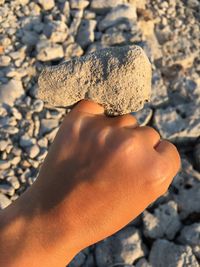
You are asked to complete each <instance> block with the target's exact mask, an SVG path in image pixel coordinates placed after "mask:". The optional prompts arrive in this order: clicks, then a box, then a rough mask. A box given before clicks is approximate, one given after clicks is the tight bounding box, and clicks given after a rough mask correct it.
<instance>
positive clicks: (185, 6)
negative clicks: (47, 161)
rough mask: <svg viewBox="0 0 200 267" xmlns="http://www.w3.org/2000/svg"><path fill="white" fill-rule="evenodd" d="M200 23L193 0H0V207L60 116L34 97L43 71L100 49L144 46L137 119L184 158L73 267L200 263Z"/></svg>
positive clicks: (41, 152)
mask: <svg viewBox="0 0 200 267" xmlns="http://www.w3.org/2000/svg"><path fill="white" fill-rule="evenodd" d="M199 21H200V1H199V0H166V1H161V0H152V1H150V0H147V1H143V0H129V1H128V0H115V1H114V0H101V1H100V0H91V1H87V0H71V1H66V0H35V1H29V0H7V1H4V0H0V209H3V208H5V207H6V206H7V205H9V204H10V203H11V202H12V201H15V200H16V199H17V198H18V196H20V194H22V193H23V192H24V191H25V190H26V188H27V187H28V186H30V185H31V184H32V183H33V182H34V180H35V179H36V178H37V173H38V169H39V166H40V164H41V163H42V162H43V160H44V158H45V156H46V154H47V151H48V147H49V145H50V144H51V142H52V140H53V138H54V136H55V134H56V132H57V130H58V127H59V124H60V122H61V121H62V118H63V116H64V114H65V111H64V110H59V109H46V108H44V104H43V102H42V101H40V100H38V99H36V97H35V94H36V91H37V78H38V74H39V73H40V71H41V69H42V68H43V66H44V65H55V64H57V63H60V62H62V61H64V60H67V59H69V58H72V57H74V56H81V55H84V54H87V53H89V52H91V51H95V50H97V49H101V48H103V47H110V46H116V45H118V46H121V45H124V44H137V45H140V46H141V47H142V48H143V49H144V50H145V51H146V53H147V54H148V56H149V58H150V60H151V62H152V64H153V81H152V84H153V96H152V102H151V104H149V105H147V106H146V107H145V109H144V110H143V111H140V112H139V113H138V114H137V117H138V119H139V121H140V122H141V124H143V125H146V124H148V125H151V126H154V127H155V128H157V129H158V130H159V132H160V133H161V135H162V137H163V138H168V139H169V140H171V141H172V142H174V143H175V144H176V145H177V146H178V148H179V151H180V153H181V156H182V171H181V172H180V173H179V174H178V175H177V176H176V177H175V179H174V181H173V184H172V185H171V187H170V189H169V191H168V192H167V193H166V194H165V195H164V196H162V197H161V198H160V199H158V200H157V201H156V202H155V203H153V204H152V205H151V206H150V207H149V208H148V209H147V210H146V211H145V212H143V214H142V215H141V216H139V217H138V218H137V219H136V220H134V221H133V222H132V223H131V224H130V225H129V226H127V227H126V228H124V229H123V230H122V231H120V232H119V233H117V234H116V235H114V236H112V237H110V238H107V239H106V240H104V241H102V242H100V243H98V244H96V245H94V246H92V247H90V248H87V249H86V250H84V251H82V252H81V253H79V254H78V255H77V256H76V257H75V259H74V260H73V262H72V263H71V264H70V265H69V266H70V267H73V266H74V267H114V266H118V267H122V266H123V267H130V266H136V267H148V266H153V267H157V266H158V267H169V266H170V267H181V266H184V267H186V266H192V267H196V266H199V264H200V223H199V221H200V139H199V137H200V119H199V118H200V78H199V77H200V42H199V41H200V40H199V39H200V37H199V36H200V23H199ZM66 253H67V251H66Z"/></svg>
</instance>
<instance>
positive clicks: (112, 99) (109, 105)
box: [38, 46, 151, 115]
mask: <svg viewBox="0 0 200 267" xmlns="http://www.w3.org/2000/svg"><path fill="white" fill-rule="evenodd" d="M150 92H151V65H150V63H149V60H148V58H147V56H146V55H145V53H144V52H143V50H142V49H141V48H140V47H138V46H124V47H115V48H106V49H102V50H100V51H97V52H94V53H91V54H89V55H86V56H84V57H81V58H75V59H73V60H71V61H66V62H64V63H62V64H60V65H58V66H55V67H49V68H45V69H44V70H43V72H42V73H41V76H40V78H39V91H38V96H39V98H41V99H42V100H43V101H45V102H47V103H48V104H50V105H53V106H57V107H58V106H59V107H60V106H63V107H71V106H72V105H73V104H75V103H76V102H78V101H80V100H82V99H91V100H93V101H95V102H97V103H99V104H101V105H102V106H103V107H104V108H105V111H106V113H107V114H109V115H121V114H126V113H130V112H133V111H137V110H139V109H141V108H142V107H143V105H144V102H146V101H149V99H150Z"/></svg>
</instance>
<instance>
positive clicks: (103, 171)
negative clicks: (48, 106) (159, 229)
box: [23, 101, 180, 266]
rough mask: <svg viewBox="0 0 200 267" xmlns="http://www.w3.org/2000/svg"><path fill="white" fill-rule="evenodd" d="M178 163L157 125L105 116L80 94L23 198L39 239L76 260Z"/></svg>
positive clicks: (130, 214) (160, 187)
mask: <svg viewBox="0 0 200 267" xmlns="http://www.w3.org/2000/svg"><path fill="white" fill-rule="evenodd" d="M179 167H180V158H179V154H178V152H177V150H176V148H175V146H174V145H172V144H171V143H169V142H167V141H164V140H162V141H161V140H160V136H159V134H158V133H157V132H156V131H155V130H154V129H152V128H150V127H139V126H138V124H137V122H136V119H135V118H134V117H133V116H131V115H124V116H121V117H112V118H111V117H106V116H105V115H104V110H103V108H102V107H101V106H99V105H97V104H95V103H94V102H90V101H81V102H79V103H78V104H77V105H76V106H75V108H74V109H73V110H72V111H71V112H70V113H69V114H68V115H67V116H66V117H65V119H64V121H63V123H62V125H61V127H60V129H59V131H58V134H57V136H56V138H55V140H54V143H53V145H52V146H51V148H50V150H49V153H48V155H47V158H46V159H45V162H44V164H43V166H42V168H41V171H40V174H39V177H38V179H37V181H36V182H35V183H34V185H33V186H32V188H31V189H30V190H29V191H28V192H27V194H26V193H25V194H26V195H25V194H24V200H23V201H24V202H25V200H26V199H30V198H31V199H32V203H33V204H31V209H32V213H34V214H37V216H36V217H37V219H33V221H35V222H36V221H37V223H35V225H37V224H38V225H40V229H41V231H40V244H42V245H41V246H46V247H47V248H48V247H49V249H48V251H52V252H56V255H57V257H56V259H57V263H56V262H55V266H59V265H56V264H58V262H61V258H62V260H65V259H66V257H65V255H66V254H67V253H68V251H71V255H70V256H71V257H69V260H71V259H72V257H73V256H74V255H75V254H76V253H77V252H78V251H79V250H81V249H83V248H85V247H87V246H89V245H91V244H93V243H95V242H97V241H99V240H101V239H103V238H105V237H107V236H110V235H112V234H113V233H115V232H116V231H118V230H120V229H121V228H122V227H124V226H125V225H126V224H128V223H129V222H130V221H131V220H133V219H134V218H135V217H136V216H138V215H139V214H140V213H141V212H142V211H143V210H144V209H145V208H146V207H147V206H148V205H149V204H150V203H152V202H153V201H154V200H156V199H157V198H158V197H159V196H161V195H162V194H164V193H165V192H166V190H167V189H168V187H169V185H170V183H171V181H172V178H173V177H174V176H175V174H176V173H177V171H178V169H179ZM34 218H35V217H34ZM55 248H56V249H55ZM63 262H64V261H63ZM51 263H52V262H51ZM48 266H54V265H53V264H52V265H48Z"/></svg>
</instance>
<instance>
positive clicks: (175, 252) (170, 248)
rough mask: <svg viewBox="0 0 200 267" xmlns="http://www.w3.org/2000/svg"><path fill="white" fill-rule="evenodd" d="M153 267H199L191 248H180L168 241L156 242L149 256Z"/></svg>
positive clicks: (159, 240)
mask: <svg viewBox="0 0 200 267" xmlns="http://www.w3.org/2000/svg"><path fill="white" fill-rule="evenodd" d="M149 261H150V264H151V265H152V266H153V267H177V266H181V267H187V266H192V267H199V264H198V262H197V260H196V257H195V256H194V254H193V253H192V249H191V247H190V246H179V245H175V244H174V243H173V242H169V241H167V240H163V239H158V240H156V241H155V242H154V244H153V247H152V249H151V252H150V256H149Z"/></svg>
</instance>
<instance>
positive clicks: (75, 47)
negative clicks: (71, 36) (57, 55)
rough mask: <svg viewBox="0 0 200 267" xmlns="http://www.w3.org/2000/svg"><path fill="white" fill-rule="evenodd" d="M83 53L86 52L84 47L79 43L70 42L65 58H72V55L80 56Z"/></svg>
mask: <svg viewBox="0 0 200 267" xmlns="http://www.w3.org/2000/svg"><path fill="white" fill-rule="evenodd" d="M83 53H84V51H83V49H82V48H81V46H80V45H79V44H77V43H72V44H69V45H68V46H67V47H66V48H65V58H66V59H69V58H72V57H80V56H82V55H83Z"/></svg>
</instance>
